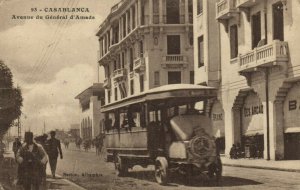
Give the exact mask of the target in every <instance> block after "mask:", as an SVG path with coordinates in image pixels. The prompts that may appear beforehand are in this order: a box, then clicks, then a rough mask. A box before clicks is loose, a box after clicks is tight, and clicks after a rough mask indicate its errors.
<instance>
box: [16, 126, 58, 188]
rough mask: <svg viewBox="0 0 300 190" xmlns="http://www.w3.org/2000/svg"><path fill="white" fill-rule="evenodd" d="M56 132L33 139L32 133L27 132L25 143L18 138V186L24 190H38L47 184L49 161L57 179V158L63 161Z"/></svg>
mask: <svg viewBox="0 0 300 190" xmlns="http://www.w3.org/2000/svg"><path fill="white" fill-rule="evenodd" d="M55 135H56V134H55V131H51V132H50V136H51V138H50V139H48V135H47V134H44V135H42V136H39V137H36V138H35V139H33V133H32V132H25V137H24V143H23V144H21V142H20V140H19V139H18V138H16V140H15V142H14V143H13V152H14V154H15V159H16V161H17V163H18V184H20V185H22V186H23V188H24V190H30V189H31V187H32V188H33V189H34V190H38V189H39V187H40V185H41V183H42V182H44V183H45V182H46V165H47V162H48V161H49V164H50V168H51V173H52V177H53V178H55V172H56V165H57V158H58V156H59V155H60V158H61V159H63V154H62V150H61V145H60V141H59V140H58V139H56V138H55Z"/></svg>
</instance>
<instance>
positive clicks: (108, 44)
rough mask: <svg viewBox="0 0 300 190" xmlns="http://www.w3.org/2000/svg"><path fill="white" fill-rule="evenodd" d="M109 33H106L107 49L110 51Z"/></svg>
mask: <svg viewBox="0 0 300 190" xmlns="http://www.w3.org/2000/svg"><path fill="white" fill-rule="evenodd" d="M108 37H109V36H108V32H106V49H107V51H108V49H109V40H108Z"/></svg>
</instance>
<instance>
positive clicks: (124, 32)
mask: <svg viewBox="0 0 300 190" xmlns="http://www.w3.org/2000/svg"><path fill="white" fill-rule="evenodd" d="M125 36H126V16H125V15H124V16H123V38H124V37H125Z"/></svg>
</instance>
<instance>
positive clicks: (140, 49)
mask: <svg viewBox="0 0 300 190" xmlns="http://www.w3.org/2000/svg"><path fill="white" fill-rule="evenodd" d="M139 53H140V57H144V44H143V41H140V42H139Z"/></svg>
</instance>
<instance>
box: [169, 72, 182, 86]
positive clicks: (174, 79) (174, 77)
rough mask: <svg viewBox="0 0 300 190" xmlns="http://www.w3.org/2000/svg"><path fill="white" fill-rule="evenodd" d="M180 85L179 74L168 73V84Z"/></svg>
mask: <svg viewBox="0 0 300 190" xmlns="http://www.w3.org/2000/svg"><path fill="white" fill-rule="evenodd" d="M180 83H181V72H180V71H169V72H168V84H180Z"/></svg>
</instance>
